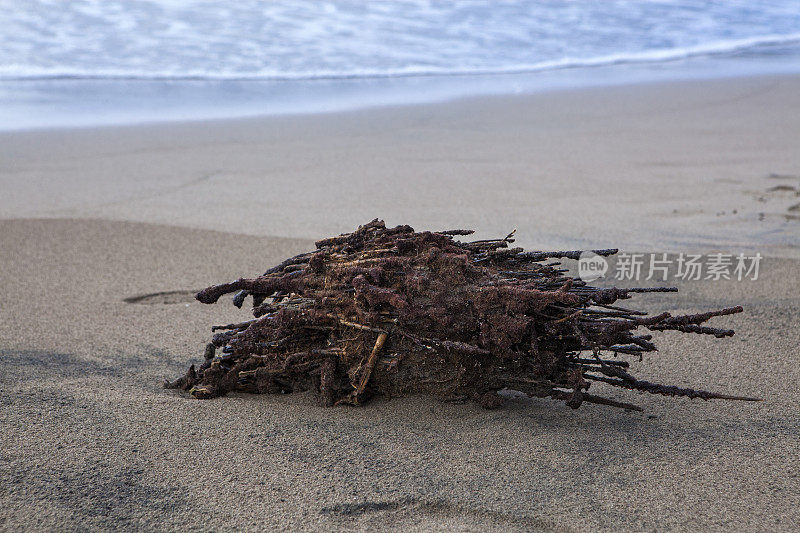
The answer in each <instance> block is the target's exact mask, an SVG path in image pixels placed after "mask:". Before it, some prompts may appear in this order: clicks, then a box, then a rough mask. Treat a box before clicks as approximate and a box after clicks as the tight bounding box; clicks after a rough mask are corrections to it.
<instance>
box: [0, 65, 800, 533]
mask: <svg viewBox="0 0 800 533" xmlns="http://www.w3.org/2000/svg"><path fill="white" fill-rule="evenodd" d="M798 89H800V80H798V79H795V78H763V79H761V78H751V79H742V80H726V81H714V82H706V83H699V82H698V83H680V84H668V85H652V86H639V87H627V88H608V89H602V90H595V91H573V92H562V93H552V94H543V95H534V96H527V97H522V96H520V97H508V98H486V99H480V100H474V101H461V102H453V103H449V104H439V105H431V106H415V107H409V108H394V109H385V110H371V111H363V112H357V113H346V114H338V115H321V116H313V117H312V116H308V117H294V118H287V117H284V118H271V119H259V120H247V121H228V122H204V123H197V124H176V125H162V126H151V127H136V128H108V129H90V130H76V131H52V132H28V133H18V134H14V135H2V136H0V183H1V184H2V188H3V191H4V194H3V195H2V198H0V217H3V218H4V220H0V250H2V254H0V290H2V294H3V302H2V303H1V304H0V369H1V371H0V403H2V409H0V423H2V428H3V430H2V432H0V438H2V442H1V443H0V444H1V446H0V528H2V529H9V530H10V529H17V528H20V527H22V528H25V529H65V528H68V529H74V528H80V529H123V530H131V529H146V530H173V529H175V528H181V529H199V530H209V529H210V530H220V529H222V530H227V529H253V530H255V529H264V528H270V529H274V528H285V529H292V530H302V529H306V530H319V529H333V530H344V529H348V530H357V531H360V530H373V529H402V530H411V531H414V530H420V531H427V530H437V529H438V530H448V531H452V530H457V531H458V530H465V531H478V530H480V531H484V530H490V531H491V530H496V531H508V530H527V531H531V530H533V531H537V530H546V531H550V530H559V531H560V530H566V531H573V530H574V531H585V530H605V531H619V530H629V531H638V530H698V529H700V530H723V529H724V530H732V531H753V530H763V531H792V530H795V529H797V527H798V526H800V511H799V510H798V509H800V506H798V504H799V503H800V460H799V459H798V456H799V455H798V452H800V410H798V409H797V406H798V402H799V401H800V392H798V387H797V383H798V382H800V370H798V365H797V346H798V345H800V333H798V319H797V317H798V313H800V296H799V295H800V262H798V260H799V259H800V258H799V257H798V248H797V244H798V241H800V239H798V237H800V221H797V220H795V219H793V218H792V217H791V215H792V214H794V213H795V212H796V211H792V210H791V208H792V207H793V206H794V205H795V204H797V203H798V202H800V199H798V198H797V196H796V192H797V188H800V178H798V174H800V154H798V152H797V150H795V149H794V148H793V146H794V144H796V139H798V138H800V136H799V134H800V115H798V114H797V113H796V110H797V109H800V107H798V104H800V96H798V95H800V90H798ZM618 187H625V188H624V189H620V188H618ZM776 187H777V188H776ZM734 209H735V210H736V213H733V210H734ZM675 210H677V212H675ZM723 212H724V214H723ZM761 213H763V215H762V214H761ZM787 215H788V216H787ZM374 216H382V217H384V218H385V219H386V221H387V223H389V224H398V223H404V222H409V223H411V224H412V225H414V226H415V227H417V228H418V229H444V228H449V227H458V226H461V227H471V226H472V227H476V228H478V229H480V230H481V235H492V236H496V235H498V234H505V233H507V231H508V229H509V228H513V227H517V228H518V230H519V233H520V237H521V238H520V242H521V244H523V245H525V246H528V247H539V246H538V245H540V246H541V247H542V248H547V247H557V248H563V247H573V246H578V247H580V246H591V247H605V246H611V245H619V246H621V247H623V248H626V249H629V250H642V251H688V250H700V251H710V250H712V249H719V250H724V251H729V252H733V253H735V252H738V251H748V252H750V251H760V252H761V253H762V254H764V255H765V256H766V257H765V259H764V261H763V262H762V271H761V275H760V278H759V280H757V281H748V282H714V281H701V282H684V283H680V284H679V288H680V289H681V292H680V293H678V294H677V295H655V296H654V297H646V295H642V297H638V298H636V299H635V300H634V303H635V305H638V306H642V307H644V308H645V309H648V310H651V309H652V310H655V309H665V310H668V311H681V310H703V309H708V308H716V307H720V306H730V305H735V304H742V305H743V306H744V307H745V313H744V314H741V315H735V316H730V317H724V318H720V319H716V320H715V321H714V322H713V324H712V325H725V326H730V327H733V328H734V329H736V331H737V334H736V336H734V337H733V338H730V339H723V340H714V339H705V338H700V337H691V336H689V335H680V336H679V335H676V334H673V335H669V334H662V335H659V336H658V339H657V341H658V343H659V347H660V351H659V352H658V353H656V354H652V355H651V356H649V357H647V358H646V359H645V360H644V361H643V362H642V363H638V362H634V363H633V364H632V367H633V370H635V372H636V374H637V375H638V376H640V377H642V378H643V379H648V378H649V379H652V380H658V381H662V382H669V383H673V384H676V385H681V386H696V387H700V388H707V389H711V390H715V391H720V392H729V393H747V394H754V395H757V396H762V397H765V398H766V399H767V400H766V401H764V402H761V403H757V404H752V403H747V404H744V403H735V402H701V401H689V400H680V399H678V400H673V399H668V398H662V397H653V396H645V395H641V394H625V393H624V392H622V391H619V392H617V391H612V392H609V394H610V395H612V396H613V397H615V398H618V399H626V400H629V401H633V402H634V403H637V404H638V405H641V406H642V407H643V408H644V409H645V412H644V413H631V412H625V411H619V410H614V409H609V408H604V407H601V406H591V405H586V406H583V407H581V408H580V409H578V410H577V411H573V410H571V409H569V408H567V407H566V406H564V405H563V404H561V403H559V402H553V401H549V400H530V399H524V398H516V397H515V398H512V399H510V400H509V401H508V402H507V404H506V406H504V407H503V408H501V409H499V410H493V411H485V410H483V409H481V408H479V407H477V406H475V405H471V404H466V405H452V404H442V403H437V402H431V401H430V400H428V399H426V398H422V397H411V398H400V399H393V400H391V401H385V400H379V401H374V402H372V403H370V404H368V405H367V406H365V407H364V408H359V409H351V408H332V409H325V408H322V407H319V406H318V403H317V398H316V397H315V395H314V394H312V393H305V394H299V395H287V396H246V395H237V394H234V395H230V396H228V397H226V398H223V399H217V400H213V401H207V402H200V401H195V400H190V399H188V398H186V397H185V396H184V395H182V394H180V393H176V392H174V391H165V390H163V389H162V388H161V380H162V379H163V378H165V377H169V378H173V377H175V376H178V375H180V374H182V373H183V371H184V370H185V368H186V366H187V365H188V364H189V363H190V362H192V361H195V362H197V361H198V360H199V359H200V358H201V354H202V348H203V346H204V343H205V342H206V340H207V338H208V335H209V333H210V332H209V326H210V325H211V324H216V323H227V322H231V321H236V320H238V319H241V318H243V316H244V315H245V314H246V313H245V312H242V311H239V310H237V309H236V308H234V307H233V306H232V305H229V304H228V303H227V302H221V303H220V304H219V305H216V306H204V305H202V304H199V303H197V302H195V301H193V300H192V299H191V294H192V292H193V291H195V290H197V289H199V288H202V287H204V286H206V285H208V284H211V283H215V282H219V281H222V280H226V279H229V278H231V279H232V278H236V277H240V276H243V275H253V274H256V273H259V272H261V271H263V270H264V268H265V267H266V266H268V265H270V264H274V263H277V262H278V261H280V260H281V259H283V258H284V257H286V256H289V255H292V254H294V253H297V252H300V251H303V250H306V249H309V248H310V247H311V246H313V243H312V240H311V239H313V238H315V237H320V236H327V235H329V234H333V233H337V232H340V231H346V230H348V229H351V227H353V226H355V225H357V224H358V223H363V222H365V221H367V220H369V219H370V218H373V217H374ZM214 230H222V231H225V232H227V233H225V232H222V231H214Z"/></svg>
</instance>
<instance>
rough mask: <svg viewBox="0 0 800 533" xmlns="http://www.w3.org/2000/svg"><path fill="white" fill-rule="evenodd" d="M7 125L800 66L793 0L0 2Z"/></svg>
mask: <svg viewBox="0 0 800 533" xmlns="http://www.w3.org/2000/svg"><path fill="white" fill-rule="evenodd" d="M0 21H1V22H2V24H0V129H6V130H8V129H20V128H34V127H53V126H66V125H94V124H111V123H130V122H143V121H152V120H178V119H200V118H221V117H233V116H248V115H259V114H284V113H308V112H327V111H337V110H343V109H352V108H357V107H363V106H370V105H392V104H403V103H415V102H429V101H436V100H443V99H448V98H454V97H460V96H470V95H478V94H502V93H520V92H530V91H536V90H542V89H550V88H563V87H581V86H592V85H604V84H615V83H631V82H639V81H651V80H663V79H680V78H691V77H715V76H731V75H741V74H774V73H785V72H798V71H800V2H799V1H798V0H776V1H749V2H748V1H743V2H739V1H730V0H729V1H723V0H719V1H709V2H702V1H687V0H684V1H681V0H626V1H623V0H618V1H603V2H598V1H594V0H575V1H564V0H560V1H556V0H551V1H536V2H524V1H491V0H471V1H458V2H456V1H441V2H435V1H408V0H385V1H376V2H359V1H333V2H317V1H288V0H282V1H272V2H259V1H255V0H239V1H237V2H210V1H206V0H126V1H113V0H71V1H63V0H25V1H19V0H0Z"/></svg>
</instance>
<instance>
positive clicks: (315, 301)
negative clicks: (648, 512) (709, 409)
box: [166, 220, 752, 410]
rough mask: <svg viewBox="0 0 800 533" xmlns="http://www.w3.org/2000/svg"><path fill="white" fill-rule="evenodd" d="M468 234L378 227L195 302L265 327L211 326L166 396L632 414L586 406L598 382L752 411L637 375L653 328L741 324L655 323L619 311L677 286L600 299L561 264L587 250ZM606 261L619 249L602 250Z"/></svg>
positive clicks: (661, 319) (602, 294) (601, 291)
mask: <svg viewBox="0 0 800 533" xmlns="http://www.w3.org/2000/svg"><path fill="white" fill-rule="evenodd" d="M471 233H472V231H469V230H450V231H438V232H430V231H423V232H415V231H414V230H413V229H412V228H411V227H409V226H397V227H394V228H387V227H386V226H385V224H384V223H383V222H382V221H380V220H374V221H372V222H370V223H368V224H365V225H363V226H361V227H359V228H358V229H357V230H356V231H354V232H353V233H347V234H344V235H340V236H338V237H332V238H328V239H323V240H321V241H318V242H317V243H316V248H317V249H316V250H314V251H311V252H307V253H303V254H300V255H297V256H295V257H292V258H290V259H287V260H286V261H284V262H282V263H281V264H279V265H277V266H275V267H273V268H270V269H269V270H268V271H267V272H265V273H264V274H263V275H262V276H259V277H257V278H253V279H238V280H236V281H233V282H230V283H225V284H222V285H214V286H212V287H208V288H206V289H203V290H202V291H200V292H199V293H197V299H198V300H199V301H201V302H203V303H206V304H212V303H215V302H216V301H217V300H218V299H219V298H220V297H221V296H224V295H225V294H229V293H235V296H234V298H233V301H234V304H235V305H236V306H237V307H241V306H242V305H243V303H244V302H245V300H246V299H247V298H248V297H251V298H252V302H253V316H254V317H255V318H252V319H250V320H246V321H243V322H240V323H236V324H229V325H224V326H214V327H213V328H212V331H214V332H215V334H214V335H213V337H212V339H211V342H210V343H209V344H208V345H207V347H206V351H205V361H204V362H203V364H202V365H201V366H200V367H199V368H198V369H195V367H194V365H193V366H192V367H190V368H189V370H188V372H187V373H186V375H185V376H183V377H182V378H180V379H178V380H176V381H174V382H171V383H167V384H166V386H167V387H170V388H180V389H183V390H187V391H189V392H190V394H192V395H193V396H194V397H196V398H214V397H217V396H222V395H224V394H226V393H228V392H231V391H240V392H250V393H288V392H294V391H305V390H315V391H317V392H318V393H319V395H320V397H321V401H322V402H323V403H324V404H325V405H328V406H330V405H338V404H353V405H358V404H361V403H362V402H364V401H365V400H367V399H368V398H370V397H372V396H375V395H383V396H387V397H392V396H398V395H403V394H426V395H430V396H434V397H437V398H440V399H443V400H451V401H458V400H474V401H477V402H479V403H480V404H481V405H483V406H485V407H496V406H498V405H500V404H501V403H502V401H503V396H502V395H499V394H498V392H499V391H502V390H506V389H507V390H515V391H521V392H523V393H526V394H528V395H529V396H533V397H542V398H544V397H550V398H554V399H558V400H564V401H565V402H566V404H567V405H569V406H570V407H573V408H577V407H579V406H580V405H581V404H582V403H583V402H587V403H596V404H604V405H610V406H615V407H622V408H626V409H637V410H638V409H639V408H638V407H636V406H634V405H632V404H629V403H623V402H619V401H616V400H612V399H609V398H604V397H602V396H599V395H595V394H594V388H592V393H589V392H588V391H589V388H590V385H592V384H593V383H595V382H600V383H603V384H605V385H610V386H613V387H619V388H623V389H630V390H637V391H644V392H648V393H652V394H662V395H667V396H686V397H689V398H702V399H705V400H708V399H714V398H723V399H738V400H752V398H745V397H738V396H729V395H724V394H716V393H712V392H707V391H702V390H694V389H687V388H679V387H674V386H667V385H660V384H657V383H651V382H649V381H642V380H639V379H637V378H635V377H633V376H632V375H631V374H630V373H629V369H628V368H629V362H628V361H626V360H623V359H622V358H621V357H619V356H625V355H628V356H634V357H635V358H636V359H640V358H641V356H642V354H643V353H645V352H652V351H654V350H656V346H655V345H654V344H653V342H652V335H650V333H649V332H652V331H666V330H672V331H677V332H683V333H688V334H703V335H713V336H715V337H718V338H721V337H728V336H731V335H733V331H732V330H727V329H717V328H712V327H708V326H706V325H704V324H705V323H706V322H707V321H708V320H709V319H711V318H712V317H716V316H721V315H729V314H733V313H739V312H741V311H742V308H741V307H731V308H729V309H722V310H718V311H711V312H706V313H700V314H694V315H682V316H672V315H670V314H669V313H661V314H657V315H648V314H646V313H644V312H641V311H636V310H632V309H628V308H625V307H620V306H619V305H618V302H619V300H625V299H628V298H630V297H631V296H632V295H633V294H635V293H644V292H670V291H674V290H675V289H670V288H643V289H637V288H632V289H631V288H627V289H621V288H596V287H592V286H589V285H587V284H586V283H585V282H583V281H581V280H579V279H574V278H571V277H569V276H567V275H566V270H564V269H562V268H559V264H558V263H553V262H552V261H553V260H554V259H560V258H570V259H577V258H578V256H579V255H580V252H574V251H569V252H537V251H534V252H531V251H527V252H526V251H524V250H523V249H521V248H513V247H510V244H511V243H513V242H514V239H513V233H512V235H509V236H507V237H505V238H502V239H496V240H480V241H472V242H462V241H460V240H458V238H459V237H463V236H467V235H470V234H471ZM594 253H596V254H598V255H601V256H608V255H613V254H614V253H616V250H594Z"/></svg>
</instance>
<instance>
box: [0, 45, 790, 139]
mask: <svg viewBox="0 0 800 533" xmlns="http://www.w3.org/2000/svg"><path fill="white" fill-rule="evenodd" d="M797 75H800V46H798V45H797V44H794V45H792V44H787V45H783V46H776V47H774V50H773V49H771V48H770V47H767V48H766V49H765V50H763V51H761V52H760V53H754V52H750V53H748V52H743V53H741V54H737V53H733V52H731V53H730V54H727V55H720V56H715V55H710V56H703V55H700V56H690V57H686V58H679V57H676V58H674V59H670V60H665V61H658V62H647V61H645V62H636V61H633V62H629V63H628V62H621V63H612V64H607V65H596V66H575V67H572V66H565V67H558V68H552V69H545V70H540V71H532V72H525V71H521V72H513V71H511V72H507V73H502V72H497V73H474V74H470V73H458V74H421V75H408V76H386V77H364V78H360V77H354V78H324V77H323V78H311V79H298V80H291V79H287V80H255V79H253V80H248V79H242V80H236V79H220V80H214V79H168V78H167V79H153V80H148V79H124V78H123V79H115V78H108V79H103V78H97V79H95V78H85V79H84V78H63V79H62V78H53V79H20V80H14V79H7V80H0V112H2V114H3V115H5V120H4V122H3V124H0V133H2V132H21V131H31V130H37V131H45V130H51V129H66V128H84V127H89V128H91V127H126V126H136V125H143V126H159V125H169V124H175V123H180V122H187V121H189V122H203V121H216V120H223V121H224V120H237V119H256V120H259V119H269V118H273V117H286V116H290V117H291V116H295V117H297V116H309V115H318V114H330V113H346V112H361V111H369V110H380V109H382V108H392V107H397V106H406V105H415V106H416V105H431V104H433V105H436V104H447V103H451V102H457V101H460V100H464V99H474V98H478V99H480V98H486V97H504V96H514V95H523V96H534V95H537V94H543V93H550V92H554V91H557V92H560V91H571V90H595V89H599V90H602V89H604V88H613V87H626V86H638V85H645V86H647V85H652V84H670V83H673V82H692V81H694V82H703V81H705V82H714V81H721V80H731V79H736V78H756V77H776V76H778V77H780V76H797Z"/></svg>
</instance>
